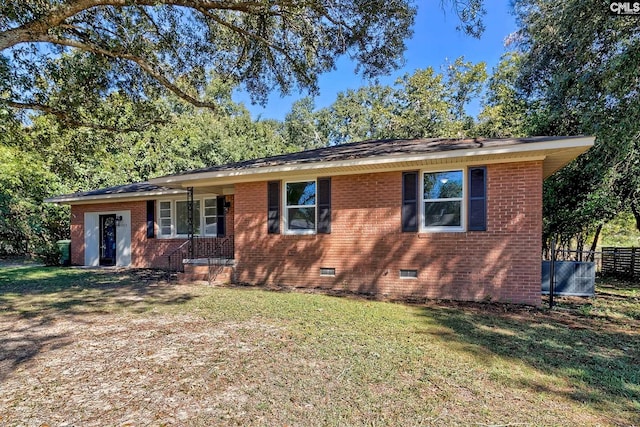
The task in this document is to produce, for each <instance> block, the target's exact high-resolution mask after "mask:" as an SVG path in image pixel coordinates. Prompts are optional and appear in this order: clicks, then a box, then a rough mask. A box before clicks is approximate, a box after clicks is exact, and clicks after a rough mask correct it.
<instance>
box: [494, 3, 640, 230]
mask: <svg viewBox="0 0 640 427" xmlns="http://www.w3.org/2000/svg"><path fill="white" fill-rule="evenodd" d="M515 11H516V13H517V17H518V21H519V23H520V27H521V28H520V30H519V38H518V48H519V51H520V55H519V59H518V62H517V64H516V63H514V64H515V65H516V66H517V77H516V79H515V80H514V79H509V81H510V82H514V83H513V87H514V88H515V89H516V91H517V92H515V96H512V95H511V94H509V95H508V96H507V97H506V98H505V100H506V99H516V100H518V102H524V103H526V105H527V114H528V116H529V118H528V119H526V120H525V122H526V123H525V125H524V126H523V127H522V128H524V129H525V130H528V133H530V134H548V135H553V134H556V135H567V134H590V135H595V136H596V144H595V146H594V147H593V148H592V149H591V150H589V152H588V153H586V154H585V155H583V156H581V157H580V158H579V159H577V161H576V162H574V163H573V164H572V165H570V166H569V167H566V168H564V169H563V170H561V171H559V172H558V173H556V175H554V176H553V177H552V178H551V179H549V180H548V181H547V183H546V186H545V218H546V225H545V236H551V235H561V236H564V237H563V239H565V240H567V239H569V238H571V236H575V235H577V234H586V233H588V231H589V230H591V229H593V228H595V227H597V225H599V224H603V223H606V222H607V221H609V220H610V219H611V218H612V217H613V216H615V215H616V214H617V213H618V212H620V211H625V210H629V208H630V206H632V205H633V204H634V203H636V202H637V201H638V200H640V179H639V178H638V176H640V150H638V147H639V144H640V78H639V77H638V72H637V71H638V66H639V65H640V43H639V42H640V36H639V35H638V34H640V32H639V30H640V22H639V21H638V20H637V19H635V18H632V17H613V16H611V15H609V13H608V9H607V4H603V2H601V1H598V0H590V1H587V2H585V1H577V0H567V1H564V2H552V1H548V0H519V1H516V2H515ZM500 98H501V96H500V97H496V100H498V101H499V102H498V103H497V104H496V105H498V104H499V105H503V106H504V105H508V103H507V102H504V101H501V100H500Z"/></svg>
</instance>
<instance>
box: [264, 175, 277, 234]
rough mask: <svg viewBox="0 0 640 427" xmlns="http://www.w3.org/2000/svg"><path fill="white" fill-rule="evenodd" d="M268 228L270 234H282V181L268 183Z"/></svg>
mask: <svg viewBox="0 0 640 427" xmlns="http://www.w3.org/2000/svg"><path fill="white" fill-rule="evenodd" d="M267 204H268V211H267V230H268V233H269V234H280V181H269V183H268V184H267Z"/></svg>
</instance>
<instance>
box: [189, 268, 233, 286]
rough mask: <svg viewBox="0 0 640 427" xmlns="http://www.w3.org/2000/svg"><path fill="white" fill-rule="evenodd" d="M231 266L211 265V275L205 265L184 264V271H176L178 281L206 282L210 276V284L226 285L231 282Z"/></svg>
mask: <svg viewBox="0 0 640 427" xmlns="http://www.w3.org/2000/svg"><path fill="white" fill-rule="evenodd" d="M233 272H234V267H233V266H228V265H225V266H222V265H212V266H211V276H209V267H208V266H206V265H189V264H185V265H184V273H178V282H179V283H193V282H203V281H204V282H208V281H209V277H211V284H212V285H227V284H229V283H232V282H233Z"/></svg>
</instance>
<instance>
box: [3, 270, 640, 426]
mask: <svg viewBox="0 0 640 427" xmlns="http://www.w3.org/2000/svg"><path fill="white" fill-rule="evenodd" d="M0 290H1V292H0V299H1V301H0V302H1V303H2V305H0V307H1V309H0V408H1V409H2V410H1V411H0V426H5V425H6V426H14V425H16V426H17V425H26V426H41V425H51V426H54V425H56V426H57V425H77V426H79V425H82V426H102V425H119V426H124V425H131V426H142V425H153V426H156V425H189V426H197V425H283V426H284V425H434V426H435V425H531V426H534V425H535V426H537V425H593V426H596V425H619V426H624V425H638V424H639V423H640V416H639V415H640V404H639V403H638V399H639V396H640V390H639V387H640V386H639V384H640V380H639V379H638V373H637V366H638V363H640V360H638V359H637V357H638V352H639V351H640V349H639V348H638V343H639V342H640V337H639V336H638V328H637V327H636V326H637V325H636V324H634V323H630V324H629V325H628V326H629V327H628V328H627V327H625V321H624V319H625V316H628V313H630V312H632V310H631V311H629V310H627V309H625V310H623V312H622V314H620V313H619V312H618V311H615V310H614V309H612V308H611V305H609V311H608V312H606V313H605V311H602V308H603V307H604V306H601V305H599V304H600V303H598V302H595V301H591V302H590V303H591V304H592V305H593V306H594V307H593V308H592V309H589V310H587V309H584V308H582V306H579V305H578V302H577V301H576V302H575V303H574V302H571V301H563V302H562V304H561V309H557V310H552V311H549V310H545V309H535V308H531V307H518V306H504V305H497V304H467V303H464V304H463V303H451V302H447V303H444V302H441V303H435V302H429V303H427V304H420V305H406V304H390V303H385V302H378V301H370V300H367V299H354V298H336V297H332V296H327V295H319V294H308V293H297V292H265V291H264V290H260V289H253V288H246V287H245V288H212V287H208V286H191V285H189V286H185V285H175V284H173V283H168V282H166V280H165V277H164V276H163V275H162V274H161V273H157V272H153V271H144V270H142V271H136V270H100V271H88V270H80V269H37V268H36V269H25V270H20V271H17V270H11V271H9V270H0ZM612 292H613V291H612ZM615 292H617V291H615ZM596 301H597V300H596ZM572 304H575V306H573V305H572ZM603 304H604V303H603ZM625 313H626V314H625ZM630 318H631V320H632V322H633V321H635V320H634V318H633V317H630ZM572 325H574V326H572Z"/></svg>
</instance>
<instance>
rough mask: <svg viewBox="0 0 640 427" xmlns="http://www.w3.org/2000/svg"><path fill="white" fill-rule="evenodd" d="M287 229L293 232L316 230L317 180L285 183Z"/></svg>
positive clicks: (300, 232) (312, 231) (311, 231)
mask: <svg viewBox="0 0 640 427" xmlns="http://www.w3.org/2000/svg"><path fill="white" fill-rule="evenodd" d="M285 216H286V230H287V232H290V233H293V234H306V233H314V232H315V231H316V182H315V181H302V182H287V183H286V184H285Z"/></svg>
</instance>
